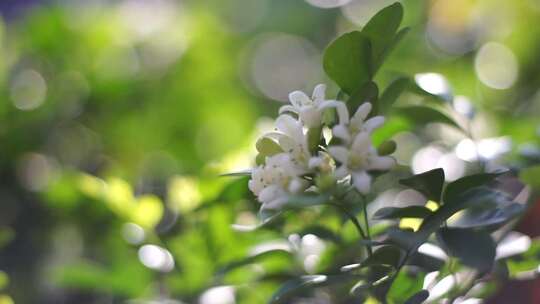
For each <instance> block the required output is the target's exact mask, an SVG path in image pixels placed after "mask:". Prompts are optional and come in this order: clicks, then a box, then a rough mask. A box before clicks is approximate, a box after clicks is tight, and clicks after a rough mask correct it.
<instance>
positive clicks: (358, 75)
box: [323, 31, 372, 95]
mask: <svg viewBox="0 0 540 304" xmlns="http://www.w3.org/2000/svg"><path fill="white" fill-rule="evenodd" d="M370 52H371V51H370V42H369V39H368V38H367V37H366V36H365V35H364V34H362V33H360V32H358V31H354V32H350V33H347V34H344V35H342V36H340V37H339V38H337V39H336V40H334V41H333V42H332V43H331V44H330V45H329V46H328V47H327V48H326V50H325V52H324V56H323V67H324V71H325V72H326V74H327V75H328V77H330V78H331V79H332V80H334V81H335V82H336V83H337V84H338V85H339V87H340V88H341V89H342V90H343V91H344V92H345V93H347V94H349V95H351V94H353V93H354V92H356V90H357V89H358V88H360V87H361V86H362V85H363V84H364V83H365V82H367V81H368V80H370V79H371V76H372V74H371V68H370Z"/></svg>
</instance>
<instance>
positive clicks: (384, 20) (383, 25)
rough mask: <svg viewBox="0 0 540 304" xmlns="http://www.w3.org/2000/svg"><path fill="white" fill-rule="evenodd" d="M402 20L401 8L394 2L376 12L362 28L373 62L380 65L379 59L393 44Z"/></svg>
mask: <svg viewBox="0 0 540 304" xmlns="http://www.w3.org/2000/svg"><path fill="white" fill-rule="evenodd" d="M402 19H403V6H402V5H401V4H400V3H399V2H396V3H394V4H392V5H390V6H387V7H385V8H383V9H382V10H380V11H379V12H377V14H375V15H374V16H373V17H372V18H371V19H370V20H369V21H368V22H367V24H366V25H365V26H364V28H362V34H365V35H366V36H367V37H368V38H369V40H370V42H371V49H372V60H373V62H376V63H380V62H381V60H380V57H381V56H382V54H383V53H384V51H385V50H386V49H387V48H388V47H389V46H390V45H391V44H392V43H393V41H394V36H395V33H396V31H397V29H398V28H399V25H400V24H401V20H402Z"/></svg>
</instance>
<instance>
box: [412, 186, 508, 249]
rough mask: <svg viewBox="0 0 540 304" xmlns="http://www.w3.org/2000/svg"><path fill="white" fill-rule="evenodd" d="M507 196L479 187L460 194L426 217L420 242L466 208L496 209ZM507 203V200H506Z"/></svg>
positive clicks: (420, 230) (420, 232) (421, 227)
mask: <svg viewBox="0 0 540 304" xmlns="http://www.w3.org/2000/svg"><path fill="white" fill-rule="evenodd" d="M503 199H505V196H504V195H502V194H501V193H498V192H496V191H493V190H491V189H488V188H483V187H477V188H473V189H471V190H468V191H465V192H464V193H461V194H459V195H458V196H456V198H455V199H454V200H452V201H447V202H446V203H445V204H444V205H442V206H441V207H440V208H439V209H437V210H436V211H435V212H433V214H431V215H430V216H428V217H426V218H425V219H424V221H423V222H422V225H421V226H420V229H419V230H418V232H417V234H418V235H419V241H422V240H425V239H427V238H428V237H429V236H430V235H431V234H432V233H433V232H435V231H437V230H438V229H439V228H440V226H441V225H442V224H443V223H444V222H445V221H446V220H448V219H449V218H450V217H451V216H452V215H454V214H455V213H456V212H458V211H461V210H463V209H466V208H473V207H474V208H482V209H484V208H496V207H497V206H498V205H500V204H501V203H503V201H502V200H503ZM505 202H506V199H505Z"/></svg>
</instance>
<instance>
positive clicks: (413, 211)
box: [373, 206, 432, 220]
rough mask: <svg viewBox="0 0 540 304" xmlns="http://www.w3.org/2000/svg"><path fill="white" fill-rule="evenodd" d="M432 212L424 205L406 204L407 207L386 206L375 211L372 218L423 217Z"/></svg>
mask: <svg viewBox="0 0 540 304" xmlns="http://www.w3.org/2000/svg"><path fill="white" fill-rule="evenodd" d="M431 214H432V211H431V210H430V209H428V208H426V207H424V206H408V207H401V208H398V207H386V208H381V209H379V210H377V212H375V214H374V215H373V219H376V220H388V219H400V218H404V217H409V218H425V217H428V216H430V215H431Z"/></svg>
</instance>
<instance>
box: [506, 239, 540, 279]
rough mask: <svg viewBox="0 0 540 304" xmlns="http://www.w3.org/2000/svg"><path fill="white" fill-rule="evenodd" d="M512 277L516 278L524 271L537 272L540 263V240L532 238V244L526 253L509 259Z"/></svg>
mask: <svg viewBox="0 0 540 304" xmlns="http://www.w3.org/2000/svg"><path fill="white" fill-rule="evenodd" d="M506 263H507V265H508V271H509V272H510V277H512V278H515V277H517V276H520V275H521V274H524V273H537V272H538V264H540V240H539V239H534V240H532V243H531V246H530V247H529V249H527V251H525V252H524V253H522V254H520V255H517V256H513V257H510V258H508V259H507V261H506Z"/></svg>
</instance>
